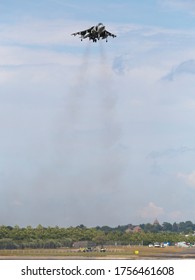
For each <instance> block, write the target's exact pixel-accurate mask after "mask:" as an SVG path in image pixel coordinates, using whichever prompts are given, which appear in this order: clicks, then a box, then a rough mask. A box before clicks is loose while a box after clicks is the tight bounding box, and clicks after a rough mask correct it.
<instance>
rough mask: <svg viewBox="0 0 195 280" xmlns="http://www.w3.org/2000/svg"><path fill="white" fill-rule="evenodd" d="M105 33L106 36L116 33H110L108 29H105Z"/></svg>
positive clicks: (113, 35) (112, 35)
mask: <svg viewBox="0 0 195 280" xmlns="http://www.w3.org/2000/svg"><path fill="white" fill-rule="evenodd" d="M105 35H106V37H108V36H111V37H113V38H114V37H116V35H115V34H113V33H110V32H109V31H107V30H105Z"/></svg>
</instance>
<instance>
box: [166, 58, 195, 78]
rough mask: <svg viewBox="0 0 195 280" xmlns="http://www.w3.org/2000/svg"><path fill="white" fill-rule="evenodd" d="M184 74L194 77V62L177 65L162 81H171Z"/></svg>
mask: <svg viewBox="0 0 195 280" xmlns="http://www.w3.org/2000/svg"><path fill="white" fill-rule="evenodd" d="M184 74H191V75H195V60H194V59H190V60H187V61H184V62H181V63H180V64H179V65H177V66H176V67H174V68H173V69H172V70H171V72H170V73H168V74H167V75H166V76H165V77H164V78H163V79H164V80H169V81H172V80H174V79H175V78H177V77H178V76H181V75H184Z"/></svg>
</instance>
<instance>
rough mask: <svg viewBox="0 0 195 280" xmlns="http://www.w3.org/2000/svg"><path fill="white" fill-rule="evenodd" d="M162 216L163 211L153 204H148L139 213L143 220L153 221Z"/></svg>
mask: <svg viewBox="0 0 195 280" xmlns="http://www.w3.org/2000/svg"><path fill="white" fill-rule="evenodd" d="M163 214H164V209H163V208H162V207H159V206H157V205H155V203H154V202H150V203H149V204H148V205H147V206H146V207H144V208H142V209H141V210H140V211H139V216H140V217H141V218H143V219H146V218H149V219H155V218H156V217H159V216H161V215H163Z"/></svg>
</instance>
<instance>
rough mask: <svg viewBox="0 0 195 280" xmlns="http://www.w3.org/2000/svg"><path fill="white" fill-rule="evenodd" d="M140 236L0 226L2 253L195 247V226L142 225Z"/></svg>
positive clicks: (123, 231) (120, 230)
mask: <svg viewBox="0 0 195 280" xmlns="http://www.w3.org/2000/svg"><path fill="white" fill-rule="evenodd" d="M139 226H140V228H141V229H142V230H141V231H140V232H133V230H132V231H128V229H129V228H133V227H134V226H132V225H125V226H118V227H113V228H112V227H108V226H103V227H99V226H97V227H94V228H87V227H85V226H84V225H79V226H77V227H69V228H61V227H58V226H56V227H43V226H42V225H38V226H37V227H35V228H33V227H31V226H27V227H19V226H14V227H11V226H4V225H2V226H0V249H24V248H61V247H72V246H73V244H74V242H77V241H86V240H87V241H92V242H93V243H95V244H97V245H116V244H117V245H129V244H142V245H148V244H149V243H151V242H169V243H170V244H174V243H176V242H179V241H186V242H189V243H195V236H194V234H193V233H194V230H195V225H194V224H193V223H192V222H190V221H187V222H181V223H174V224H170V223H167V222H165V223H163V224H162V225H159V224H155V225H153V224H141V225H139Z"/></svg>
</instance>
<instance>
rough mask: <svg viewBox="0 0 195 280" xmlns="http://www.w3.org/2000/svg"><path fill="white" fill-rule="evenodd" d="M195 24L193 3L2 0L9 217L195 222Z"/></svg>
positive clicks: (1, 162) (4, 196)
mask: <svg viewBox="0 0 195 280" xmlns="http://www.w3.org/2000/svg"><path fill="white" fill-rule="evenodd" d="M98 22H103V23H104V24H105V25H106V28H107V29H108V30H109V31H110V32H112V33H115V34H117V37H116V38H110V39H109V40H108V42H107V43H106V42H104V41H102V42H98V43H97V44H93V43H92V42H88V41H87V40H85V41H83V42H81V41H80V39H79V38H78V37H73V36H71V35H70V34H71V33H73V32H76V31H80V30H83V29H85V28H89V27H91V26H92V25H94V24H96V23H98ZM194 27H195V4H194V1H191V0H186V1H182V0H178V1H176V0H169V1H168V0H162V1H161V0H149V1H144V0H140V1H134V0H131V1H129V0H128V1H106V3H105V1H92V2H91V1H65V0H64V1H63V0H47V1H46V0H41V1H40V0H39V1H28V0H25V1H24V0H23V1H22V0H17V1H13V0H7V1H1V3H0V56H1V62H0V129H1V138H0V147H1V148H0V154H1V157H0V192H1V196H0V213H1V214H0V224H5V225H15V224H18V225H21V226H26V225H32V226H36V225H38V224H42V225H45V226H55V225H58V226H75V225H79V224H85V225H86V226H96V225H110V226H116V225H119V224H120V225H122V224H128V223H133V224H139V223H147V222H151V223H152V222H153V221H154V219H155V218H158V220H159V221H160V222H164V221H167V222H175V221H176V222H177V221H184V220H192V221H193V222H195V221H194V220H193V219H194V218H193V214H194V210H195V206H194V195H195V160H194V158H195V157H194V156H195V144H194V138H195V132H194V131H195V129H194V126H195V121H194V120H195V113H194V108H195V98H194V84H195V80H194V78H195V50H194V45H195V31H194Z"/></svg>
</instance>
